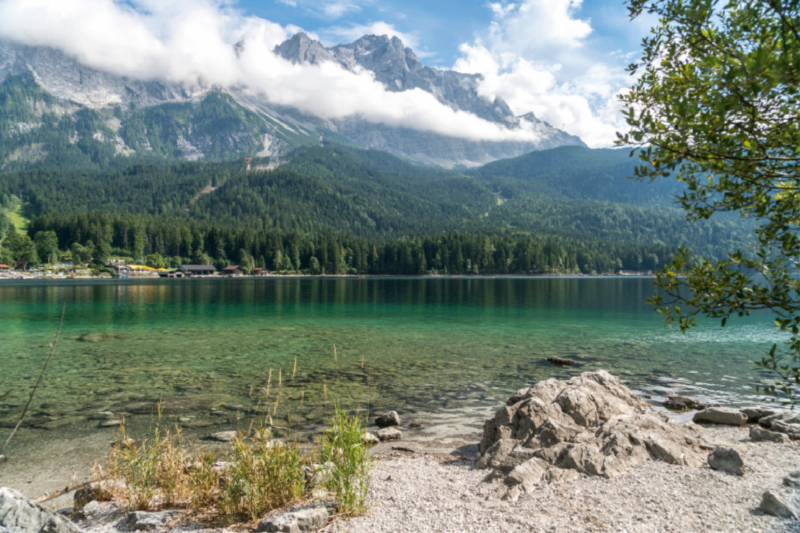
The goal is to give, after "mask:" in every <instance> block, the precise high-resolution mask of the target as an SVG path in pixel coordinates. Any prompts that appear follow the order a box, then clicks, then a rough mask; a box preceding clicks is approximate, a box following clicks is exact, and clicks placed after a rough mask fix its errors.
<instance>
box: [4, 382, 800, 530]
mask: <svg viewBox="0 0 800 533" xmlns="http://www.w3.org/2000/svg"><path fill="white" fill-rule="evenodd" d="M665 407H666V408H667V409H670V410H672V411H674V412H683V413H684V415H683V418H684V419H686V418H687V417H689V418H690V419H691V421H688V422H684V423H682V422H679V421H677V420H676V417H675V416H670V414H667V412H665V411H656V410H654V409H653V407H652V406H651V405H650V404H649V403H647V402H646V401H645V399H643V398H642V397H640V396H638V395H636V394H634V393H633V392H632V391H631V390H630V389H628V387H627V386H626V385H625V384H624V383H623V382H622V381H621V380H620V379H619V378H618V377H616V376H613V375H611V374H609V373H608V372H605V371H603V370H598V371H593V372H586V373H583V374H581V375H578V376H576V377H573V378H571V379H568V380H557V379H555V378H551V379H547V380H543V381H540V382H538V383H536V384H534V385H533V386H531V387H528V388H524V389H521V390H519V391H517V392H516V393H515V394H514V395H513V396H511V397H510V398H509V399H508V400H507V401H506V402H505V404H504V405H502V406H499V408H498V409H497V411H496V413H495V414H494V416H493V417H492V418H490V419H488V420H486V422H485V424H484V428H483V432H482V435H481V438H480V442H478V443H472V444H469V445H465V446H461V447H459V448H457V449H445V448H433V447H430V446H429V445H427V444H426V443H422V442H414V441H413V440H412V441H408V440H407V439H406V440H404V439H403V430H404V428H405V427H406V426H404V424H403V420H401V419H400V417H399V416H398V415H397V414H396V413H393V412H389V413H386V414H385V415H384V416H381V417H378V419H376V420H375V422H376V423H377V425H378V427H380V428H381V429H379V430H378V431H376V432H374V433H375V434H373V433H368V434H367V435H365V440H368V441H369V442H370V445H371V446H372V448H371V455H372V457H373V459H374V461H375V464H374V468H373V473H372V483H371V486H370V491H369V509H368V511H367V513H366V514H365V515H364V516H361V517H354V518H346V517H340V516H337V515H336V508H335V504H334V503H333V502H332V501H331V500H330V499H327V498H325V497H324V496H322V497H320V498H318V499H316V500H311V501H306V502H302V503H300V504H298V505H296V506H294V507H292V508H289V509H283V510H281V511H279V512H276V513H272V514H271V515H269V516H265V517H263V518H262V519H261V520H260V521H258V524H257V525H253V524H250V525H247V526H245V525H240V526H236V527H231V528H230V529H213V528H211V529H208V528H206V529H205V531H208V532H211V531H243V530H247V529H255V530H257V531H264V532H267V531H282V532H305V531H348V532H353V533H357V532H428V531H430V532H467V531H474V532H494V531H497V532H517V531H519V532H522V531H526V532H529V531H536V532H562V531H575V532H584V531H586V532H589V531H614V532H642V533H644V532H648V533H649V532H662V531H663V532H676V533H677V532H685V533H690V532H698V533H700V532H719V533H722V532H741V531H768V532H776V533H779V532H791V531H800V415H798V414H796V413H794V412H791V411H778V410H773V409H767V408H763V407H751V408H746V409H741V410H737V409H730V408H725V407H720V406H716V405H709V404H707V403H703V402H702V401H699V400H696V399H694V398H690V397H684V396H670V397H669V399H668V400H667V402H666V404H665ZM232 436H233V435H232V434H230V433H226V434H222V433H220V434H215V435H213V436H212V438H214V439H215V440H217V441H221V442H224V441H225V440H226V439H230V438H232ZM100 493H102V491H101V490H99V489H98V488H97V487H94V488H93V487H88V488H85V489H83V490H81V491H79V492H78V493H76V494H75V496H74V498H73V501H74V503H73V505H72V506H71V507H68V508H65V509H61V510H57V511H54V510H50V509H46V508H45V507H42V506H40V505H38V504H36V503H33V502H32V501H31V500H29V499H27V498H26V497H25V496H23V495H22V494H21V493H20V492H18V491H16V490H13V489H10V488H2V489H0V531H2V532H3V533H5V532H9V533H18V532H42V533H45V532H47V533H79V532H85V533H100V532H108V533H113V532H126V531H155V530H163V531H176V532H177V531H196V530H202V529H203V528H204V523H203V522H202V521H199V520H198V518H197V516H196V515H192V516H190V515H188V514H187V513H185V512H184V511H182V510H181V509H162V510H158V511H152V512H142V511H137V512H121V509H120V507H119V505H118V504H117V503H115V502H101V501H97V499H96V495H98V494H100ZM100 499H103V498H100Z"/></svg>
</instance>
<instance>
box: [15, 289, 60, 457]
mask: <svg viewBox="0 0 800 533" xmlns="http://www.w3.org/2000/svg"><path fill="white" fill-rule="evenodd" d="M66 311H67V300H66V299H65V300H64V306H63V307H62V308H61V321H60V322H59V323H58V331H57V332H56V338H55V340H54V341H53V343H52V344H51V345H50V355H49V356H47V361H45V362H44V368H42V372H41V373H40V374H39V379H38V380H36V385H34V386H33V390H32V391H31V397H30V398H28V403H26V404H25V409H23V411H22V415H20V417H19V420H18V421H17V425H16V426H14V431H12V432H11V435H9V436H8V438H7V439H6V442H5V444H3V448H2V449H0V453H3V452H4V451H5V450H6V446H8V442H9V441H10V440H11V437H13V436H14V434H15V433H16V432H17V430H18V429H19V426H20V425H21V424H22V419H24V418H25V414H26V413H27V412H28V408H29V407H30V406H31V402H32V401H33V395H34V394H36V389H38V388H39V384H40V383H41V382H42V377H44V371H45V370H47V365H48V364H50V359H52V358H53V353H55V351H56V344H58V337H59V335H61V326H63V325H64V314H65V313H66Z"/></svg>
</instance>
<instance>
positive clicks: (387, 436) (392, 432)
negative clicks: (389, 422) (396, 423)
mask: <svg viewBox="0 0 800 533" xmlns="http://www.w3.org/2000/svg"><path fill="white" fill-rule="evenodd" d="M378 438H379V439H380V440H381V442H385V441H389V440H401V439H402V438H403V433H402V432H401V431H400V430H399V429H397V428H383V429H379V430H378Z"/></svg>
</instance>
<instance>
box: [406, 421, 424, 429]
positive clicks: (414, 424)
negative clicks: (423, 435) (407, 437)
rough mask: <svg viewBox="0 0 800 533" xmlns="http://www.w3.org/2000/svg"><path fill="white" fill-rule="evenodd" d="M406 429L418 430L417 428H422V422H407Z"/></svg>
mask: <svg viewBox="0 0 800 533" xmlns="http://www.w3.org/2000/svg"><path fill="white" fill-rule="evenodd" d="M408 427H410V428H413V429H419V428H421V427H422V422H419V421H417V420H414V421H413V422H409V423H408Z"/></svg>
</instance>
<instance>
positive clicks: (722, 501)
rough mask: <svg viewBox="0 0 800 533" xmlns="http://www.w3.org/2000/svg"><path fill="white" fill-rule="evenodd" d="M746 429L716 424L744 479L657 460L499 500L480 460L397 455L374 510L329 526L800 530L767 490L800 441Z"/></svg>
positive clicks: (385, 462)
mask: <svg viewBox="0 0 800 533" xmlns="http://www.w3.org/2000/svg"><path fill="white" fill-rule="evenodd" d="M747 435H748V431H747V430H746V429H743V428H732V427H712V428H709V436H710V437H711V439H712V440H713V442H714V443H715V444H720V445H727V446H731V447H733V448H736V449H737V450H738V451H739V452H740V453H741V454H742V457H743V459H744V461H745V465H746V466H747V467H748V472H747V473H746V475H744V476H742V477H737V476H733V475H729V474H725V473H722V472H718V471H715V470H712V469H710V468H690V467H682V466H675V465H669V464H666V463H663V462H655V461H647V462H644V463H641V464H639V465H637V466H635V467H634V468H632V469H631V470H630V471H629V472H627V473H626V474H623V475H621V476H619V477H617V478H615V479H604V478H601V477H590V476H581V477H580V478H578V479H577V480H575V481H573V482H572V483H568V484H564V485H540V486H539V487H537V488H536V489H535V490H534V491H533V492H532V493H530V494H527V495H523V496H522V497H520V499H519V500H518V501H517V502H516V503H509V502H507V501H502V500H500V499H498V498H497V497H496V496H495V495H494V494H493V492H494V490H495V489H496V488H497V487H496V486H495V485H492V484H490V483H484V482H482V480H483V478H484V477H485V476H486V475H487V474H488V471H485V470H476V469H475V468H474V463H473V462H471V461H465V460H454V459H453V458H447V457H443V456H434V455H416V454H408V453H402V452H395V453H393V454H392V453H390V454H388V455H386V456H384V457H383V458H382V459H381V460H379V462H377V463H376V466H375V471H374V474H373V482H372V486H371V488H370V510H369V512H368V513H367V514H366V516H364V517H361V518H356V519H351V520H342V521H338V522H336V523H334V524H331V525H330V526H328V528H327V529H326V531H329V532H350V533H362V532H370V533H376V532H381V533H382V532H387V533H388V532H397V533H400V532H420V533H421V532H442V533H446V532H490V531H491V532H494V531H497V532H522V531H525V532H590V531H591V532H594V531H614V532H631V533H634V532H636V533H639V532H641V533H656V532H670V533H679V532H680V533H695V532H696V533H711V532H716V533H723V532H724V533H733V532H745V531H747V532H750V531H759V532H761V531H765V532H789V531H800V521H791V520H782V519H779V518H775V517H772V516H767V515H764V514H763V513H761V512H760V511H759V510H758V506H759V504H760V502H761V496H762V494H763V492H764V491H765V490H766V489H778V490H779V491H781V492H782V493H783V494H784V495H786V496H787V498H793V499H794V501H795V503H796V504H800V497H798V496H799V495H798V494H797V491H795V493H794V494H793V493H791V492H790V491H789V490H788V489H784V487H783V486H782V480H783V478H784V477H785V476H786V475H787V474H788V473H789V472H793V471H797V470H800V443H798V442H795V443H792V444H776V443H753V442H751V441H750V440H749V438H748V437H747Z"/></svg>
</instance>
